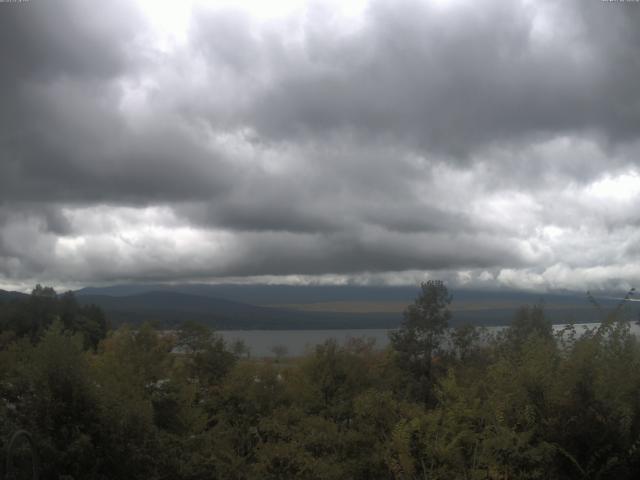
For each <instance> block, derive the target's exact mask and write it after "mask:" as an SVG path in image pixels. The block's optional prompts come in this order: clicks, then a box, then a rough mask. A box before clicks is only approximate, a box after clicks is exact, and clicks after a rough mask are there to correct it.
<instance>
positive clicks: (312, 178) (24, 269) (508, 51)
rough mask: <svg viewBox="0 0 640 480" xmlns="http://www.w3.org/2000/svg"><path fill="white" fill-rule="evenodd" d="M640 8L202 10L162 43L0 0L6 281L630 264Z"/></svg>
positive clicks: (127, 16)
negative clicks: (261, 14) (265, 13)
mask: <svg viewBox="0 0 640 480" xmlns="http://www.w3.org/2000/svg"><path fill="white" fill-rule="evenodd" d="M638 25H640V8H637V5H633V4H630V3H629V4H624V3H617V4H614V3H609V2H600V1H587V2H579V1H577V0H576V1H568V2H563V3H562V4H557V3H555V2H546V1H543V2H528V1H521V2H507V3H505V2H499V1H494V0H490V1H487V2H482V3H471V2H464V1H460V2H456V1H452V2H428V1H424V2H423V1H420V2H419V1H410V0H408V1H400V2H388V1H372V2H370V3H369V4H368V5H367V7H366V8H365V10H364V12H363V14H362V16H361V17H359V18H358V19H356V20H354V19H350V20H345V19H344V18H342V17H340V15H339V14H338V13H337V10H336V9H334V8H332V7H331V6H327V5H323V3H322V2H319V3H314V4H312V3H310V4H309V5H307V6H306V7H305V9H304V12H303V14H297V15H294V16H292V17H289V18H286V19H279V20H272V21H258V20H256V19H255V18H253V17H252V16H251V15H250V14H249V13H247V12H242V11H241V10H239V9H233V8H226V9H220V8H213V7H206V6H200V7H198V8H195V9H194V13H193V17H192V19H191V24H190V30H189V31H188V32H187V34H186V41H185V42H184V43H179V42H178V43H175V44H172V45H171V46H170V47H169V48H165V47H162V46H159V43H155V40H156V36H157V32H155V31H154V30H153V26H152V25H151V23H149V22H148V21H147V20H146V19H145V17H144V15H143V12H142V11H141V10H139V9H138V8H137V7H136V6H135V5H134V4H133V3H131V2H120V1H116V2H108V3H105V4H101V5H94V4H91V3H87V2H80V1H79V0H61V1H57V2H44V1H37V0H32V1H31V2H28V3H19V4H9V3H7V4H0V87H1V88H2V106H3V108H2V110H1V111H0V126H1V127H2V128H1V129H0V158H1V160H0V192H1V193H0V195H1V196H0V226H1V227H2V230H0V275H2V276H4V277H5V278H8V279H10V280H11V279H14V280H15V281H23V280H24V281H26V280H28V279H32V278H35V277H38V278H44V279H51V280H54V281H57V280H61V281H65V282H74V281H77V282H89V281H93V280H95V281H100V280H110V281H115V280H119V279H127V280H135V279H149V278H153V279H157V280H176V279H189V278H220V277H226V276H234V277H238V276H260V275H275V276H277V275H310V276H313V275H331V274H336V275H344V276H349V275H358V274H361V273H363V272H365V273H366V272H372V273H375V274H381V275H383V274H385V273H389V275H392V272H403V271H410V270H411V271H441V272H453V273H451V275H452V278H455V276H456V273H455V272H458V273H460V272H462V271H463V270H464V271H467V270H468V271H469V272H471V273H464V275H462V273H460V275H462V276H463V277H464V278H471V280H470V281H476V280H477V281H485V280H483V279H493V280H494V281H500V282H503V283H507V284H509V285H519V286H523V285H524V286H526V285H534V286H539V285H547V286H549V285H551V286H562V285H564V286H567V285H574V284H575V283H576V282H577V281H578V280H577V279H580V278H581V276H582V277H585V278H586V277H589V276H592V277H593V278H595V279H597V281H604V280H602V279H603V278H604V277H605V275H606V274H610V275H612V276H616V278H635V277H633V276H634V275H637V276H638V278H640V272H635V270H629V269H627V268H626V267H625V266H624V262H625V259H626V258H627V257H625V254H624V253H623V254H619V255H618V254H616V252H615V251H614V249H612V247H611V246H610V244H607V242H606V241H605V242H604V243H603V244H602V242H603V240H606V239H607V238H620V239H622V238H635V235H636V231H635V227H633V226H634V225H637V223H638V222H637V218H636V216H634V215H633V214H630V213H629V202H632V201H633V199H635V198H636V197H635V196H634V195H636V193H633V192H635V190H633V189H634V188H635V187H634V186H633V185H635V184H634V182H635V180H634V178H635V177H634V176H633V175H634V174H633V172H632V171H631V170H629V169H630V168H633V167H634V165H637V164H638V158H640V157H639V156H638V154H639V153H640V138H639V136H640V135H639V134H640V132H639V131H638V125H640V84H639V83H638V82H637V79H638V78H640V55H639V54H638V53H637V52H638V51H640V50H639V48H640V30H639V29H638V28H637V26H638ZM629 172H631V173H629ZM602 179H604V180H606V181H605V182H604V183H597V182H598V181H600V180H602ZM604 180H603V181H604ZM606 182H609V183H606ZM616 182H617V183H616ZM623 184H624V185H627V186H626V187H625V188H627V189H629V191H630V192H631V193H629V194H628V195H627V194H625V195H626V196H625V195H622V196H620V195H618V196H617V197H616V195H617V190H619V189H620V187H618V185H623ZM628 228H634V229H633V231H631V232H629V231H627V229H628ZM598 242H601V244H602V245H604V246H602V247H601V246H599V244H598ZM607 245H609V246H608V247H607ZM625 245H626V244H625ZM623 251H626V252H630V253H629V258H631V257H632V256H633V255H632V251H633V249H631V248H630V247H625V249H623ZM598 259H600V260H598ZM602 259H606V262H608V265H607V270H606V272H605V271H603V270H599V271H595V270H593V267H594V265H597V264H598V262H599V261H604V260H602ZM393 275H396V274H395V273H393ZM394 279H396V280H397V278H396V277H394ZM394 281H395V280H394ZM465 281H466V280H465ZM563 282H564V283H563ZM0 283H1V282H0Z"/></svg>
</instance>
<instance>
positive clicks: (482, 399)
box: [0, 283, 640, 480]
mask: <svg viewBox="0 0 640 480" xmlns="http://www.w3.org/2000/svg"><path fill="white" fill-rule="evenodd" d="M448 299H449V297H448V293H447V291H446V288H444V286H443V285H442V284H437V283H430V284H425V285H423V288H422V291H421V294H420V296H419V297H418V299H416V303H415V304H414V305H413V306H411V307H409V308H408V309H407V313H406V316H405V323H404V324H403V328H402V330H401V331H400V332H399V334H398V335H396V336H395V338H394V340H393V341H392V346H391V347H390V348H389V349H387V350H383V351H381V350H378V349H376V348H374V345H373V344H372V343H371V342H368V341H366V340H352V341H350V342H348V343H347V344H346V345H338V344H336V343H335V342H332V341H329V342H326V343H325V344H323V345H319V346H318V347H317V348H316V349H315V351H314V352H313V353H311V354H309V355H307V356H305V357H303V358H295V359H293V358H287V357H286V352H280V353H281V355H278V358H277V359H273V360H269V359H252V358H248V357H247V355H246V351H245V349H243V348H242V345H235V346H234V348H231V347H230V346H228V345H225V343H224V342H223V340H222V339H221V338H220V337H219V336H217V335H215V334H214V333H213V332H211V331H210V330H208V329H207V328H205V327H202V326H198V325H195V324H186V325H184V327H183V328H182V329H180V330H178V331H175V332H160V331H156V330H155V329H154V328H152V327H151V326H150V325H145V326H143V327H141V328H137V329H131V328H128V327H122V328H119V329H117V330H115V331H110V332H108V333H107V332H106V324H105V323H104V318H103V317H102V316H101V315H100V313H99V311H96V310H95V309H92V308H90V307H87V308H79V307H78V306H77V305H76V304H75V302H74V299H73V296H72V295H70V294H67V295H63V296H57V295H55V293H54V292H53V291H50V290H49V289H42V288H39V289H37V290H36V291H34V294H33V295H32V296H31V298H30V299H29V300H27V301H22V302H18V301H15V302H8V303H5V304H0V328H1V329H2V332H1V336H0V338H1V343H0V439H2V440H4V441H6V438H7V436H8V435H9V434H10V432H12V431H13V430H15V429H16V428H25V429H27V430H29V431H30V432H32V433H33V436H34V439H35V441H36V444H37V445H38V449H39V452H40V456H41V458H42V468H43V478H46V479H54V478H55V479H57V478H67V479H68V478H74V479H145V480H147V479H148V480H152V479H178V480H179V479H190V480H200V479H203V480H204V479H229V480H233V479H305V480H307V479H309V480H312V479H362V480H365V479H367V480H369V479H424V478H429V479H453V478H461V479H536V478H541V479H546V478H555V479H573V478H585V479H596V478H597V479H626V478H635V477H636V476H637V474H638V472H640V448H638V447H640V344H639V343H638V341H637V339H636V338H635V337H634V336H633V335H631V334H630V331H629V324H628V322H627V321H625V320H624V318H623V315H622V314H621V313H622V312H620V311H617V312H615V315H612V316H609V317H607V318H605V319H604V321H603V323H602V325H601V326H600V327H599V328H597V329H593V330H591V331H588V332H587V333H585V334H581V335H577V334H576V331H575V329H572V327H568V328H567V329H566V331H564V332H563V333H562V335H555V334H554V333H553V330H552V329H551V326H550V325H549V323H548V322H547V321H546V320H545V318H544V312H543V310H542V308H540V307H531V308H523V309H522V310H521V311H519V312H518V314H517V316H516V318H515V319H514V323H513V325H512V327H511V328H509V329H507V330H505V331H503V333H501V334H500V335H497V336H494V337H487V335H485V334H483V332H480V331H478V330H477V329H475V328H473V327H468V326H467V327H460V328H458V329H456V330H454V331H451V330H447V329H446V323H447V321H448V318H449V313H448V302H449V300H448ZM445 345H446V348H443V347H444V346H445ZM0 441H1V440H0Z"/></svg>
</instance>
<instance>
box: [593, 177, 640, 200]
mask: <svg viewBox="0 0 640 480" xmlns="http://www.w3.org/2000/svg"><path fill="white" fill-rule="evenodd" d="M588 191H589V193H590V194H591V195H593V196H595V197H599V198H601V199H603V200H606V199H609V200H617V201H628V200H631V199H633V198H635V197H637V196H638V195H639V194H640V176H639V175H638V173H637V172H635V171H631V172H628V173H624V174H622V175H617V176H611V175H606V176H605V177H604V178H602V179H601V180H598V181H597V182H594V183H592V184H591V185H590V186H589V188H588Z"/></svg>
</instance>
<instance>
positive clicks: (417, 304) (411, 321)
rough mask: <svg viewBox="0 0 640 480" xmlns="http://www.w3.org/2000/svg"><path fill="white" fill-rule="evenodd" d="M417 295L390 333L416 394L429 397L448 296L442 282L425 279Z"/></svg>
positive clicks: (447, 317) (447, 316)
mask: <svg viewBox="0 0 640 480" xmlns="http://www.w3.org/2000/svg"><path fill="white" fill-rule="evenodd" d="M420 290H421V291H420V295H418V297H417V298H416V299H415V301H414V303H413V304H412V305H409V306H408V307H407V309H406V310H405V312H404V321H403V322H402V325H401V327H400V329H398V330H396V331H394V332H392V333H391V334H390V339H391V345H392V347H393V349H394V351H395V353H396V359H397V361H398V364H399V366H400V367H401V368H402V369H403V370H404V371H406V372H408V373H409V374H410V376H411V377H413V379H414V380H415V381H416V382H417V383H416V387H417V392H416V393H417V395H418V396H419V398H420V399H422V400H423V401H424V402H425V403H429V402H430V401H431V400H432V387H433V357H434V355H435V354H436V353H437V352H438V351H439V349H440V344H441V342H442V339H443V337H444V334H445V332H446V329H447V327H448V326H449V320H450V319H451V312H450V311H449V304H450V303H451V300H452V297H451V295H449V291H448V290H447V287H446V286H445V284H444V282H442V281H440V280H429V281H427V282H423V283H422V284H421V285H420Z"/></svg>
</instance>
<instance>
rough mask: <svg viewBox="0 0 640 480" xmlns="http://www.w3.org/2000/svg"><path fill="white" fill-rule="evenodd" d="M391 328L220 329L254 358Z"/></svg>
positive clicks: (376, 335) (638, 329)
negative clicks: (275, 349) (284, 349)
mask: <svg viewBox="0 0 640 480" xmlns="http://www.w3.org/2000/svg"><path fill="white" fill-rule="evenodd" d="M597 325H598V324H596V323H584V324H577V325H576V326H575V328H576V332H577V333H578V334H579V333H580V332H581V331H584V329H585V328H593V327H595V326H597ZM564 327H565V325H554V326H553V328H554V329H555V330H561V329H562V328H564ZM503 328H505V327H486V330H487V332H489V333H495V332H498V331H500V330H502V329H503ZM390 331H391V330H388V329H353V330H222V331H219V332H218V333H220V334H221V335H222V336H223V337H224V339H225V340H226V341H227V342H233V341H234V340H242V341H243V342H244V343H245V344H246V345H247V346H248V347H249V348H250V350H251V355H252V356H254V357H269V356H273V355H274V353H273V351H272V349H273V347H276V346H284V347H286V349H287V355H291V356H299V355H303V354H305V353H307V352H310V351H312V350H313V349H314V348H315V346H316V345H320V344H321V343H323V342H325V341H326V340H328V339H330V338H333V339H335V340H337V341H338V343H340V344H344V343H345V342H346V341H347V340H348V339H349V338H373V339H374V340H375V341H376V343H375V344H376V346H377V347H378V348H385V347H386V346H387V345H388V344H389V332H390ZM631 331H632V332H633V333H635V334H636V335H640V326H638V325H636V324H635V323H632V324H631Z"/></svg>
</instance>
